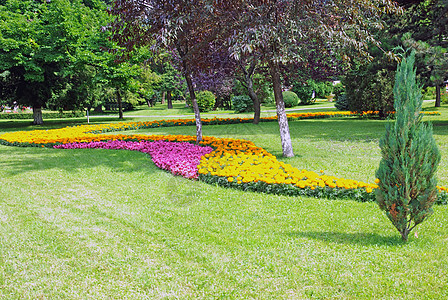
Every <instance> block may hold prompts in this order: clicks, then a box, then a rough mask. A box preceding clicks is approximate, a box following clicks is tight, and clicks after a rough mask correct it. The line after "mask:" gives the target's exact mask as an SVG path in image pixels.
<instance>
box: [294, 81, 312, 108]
mask: <svg viewBox="0 0 448 300" xmlns="http://www.w3.org/2000/svg"><path fill="white" fill-rule="evenodd" d="M313 90H314V88H313V86H311V85H309V84H308V82H306V83H294V84H293V86H292V88H291V91H293V92H294V93H296V95H297V96H298V97H299V99H300V104H301V105H308V104H311V103H314V102H315V101H316V98H313Z"/></svg>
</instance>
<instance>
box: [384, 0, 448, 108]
mask: <svg viewBox="0 0 448 300" xmlns="http://www.w3.org/2000/svg"><path fill="white" fill-rule="evenodd" d="M413 2H415V3H413V4H412V5H409V7H408V8H407V9H406V10H405V15H404V16H403V18H401V19H400V20H392V22H391V25H392V26H393V28H392V31H393V32H396V34H398V35H400V36H401V39H402V42H403V45H404V47H405V48H412V49H415V50H416V55H417V58H418V59H417V60H416V67H417V74H418V76H419V79H420V80H421V81H422V83H423V84H424V86H425V87H427V86H434V87H436V102H435V106H436V107H439V106H440V90H441V86H442V85H443V84H444V81H445V80H446V79H447V78H448V71H447V70H448V56H447V54H446V53H447V52H448V1H447V0H423V1H413Z"/></svg>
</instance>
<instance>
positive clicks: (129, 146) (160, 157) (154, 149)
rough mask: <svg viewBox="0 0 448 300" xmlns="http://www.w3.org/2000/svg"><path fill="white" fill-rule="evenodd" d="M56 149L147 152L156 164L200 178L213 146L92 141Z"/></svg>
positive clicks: (157, 142)
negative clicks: (199, 171)
mask: <svg viewBox="0 0 448 300" xmlns="http://www.w3.org/2000/svg"><path fill="white" fill-rule="evenodd" d="M54 148H56V149H98V148H100V149H114V150H119V149H124V150H133V151H140V152H143V153H147V154H149V155H150V156H151V159H152V161H153V162H154V164H155V165H156V166H157V167H159V168H160V169H162V170H167V171H169V172H171V173H172V174H173V175H180V176H182V177H185V178H190V179H197V178H198V164H199V162H200V160H201V157H202V156H204V155H206V154H208V153H210V152H212V151H213V148H211V147H201V146H198V145H193V144H191V143H186V142H179V143H175V142H167V141H155V142H150V141H141V142H129V141H106V142H90V143H68V144H61V145H56V146H54Z"/></svg>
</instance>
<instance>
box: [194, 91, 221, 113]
mask: <svg viewBox="0 0 448 300" xmlns="http://www.w3.org/2000/svg"><path fill="white" fill-rule="evenodd" d="M196 100H197V102H198V106H199V111H201V112H207V111H210V110H212V109H213V107H214V105H215V101H216V97H215V95H214V94H213V93H212V92H210V91H200V92H199V93H197V94H196Z"/></svg>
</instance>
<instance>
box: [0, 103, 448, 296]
mask: <svg viewBox="0 0 448 300" xmlns="http://www.w3.org/2000/svg"><path fill="white" fill-rule="evenodd" d="M440 111H441V113H442V115H441V116H432V117H426V118H427V119H431V120H435V121H434V133H435V138H436V140H437V142H438V144H439V146H440V149H441V152H442V163H441V166H440V168H439V172H438V176H439V181H440V183H442V184H445V185H448V171H447V170H448V168H447V159H446V157H447V155H448V149H447V146H446V145H447V144H448V140H447V139H448V137H447V134H448V121H446V120H448V116H447V111H448V110H447V109H446V108H443V109H441V110H440ZM105 121H107V120H105ZM386 122H387V121H379V120H359V119H344V118H341V119H324V120H301V121H294V122H290V129H291V136H292V140H293V146H294V151H295V153H296V156H295V157H294V158H290V159H284V158H282V157H281V144H280V138H279V134H278V125H277V124H276V123H275V122H273V123H261V124H259V125H253V124H238V125H225V126H204V135H211V136H220V137H234V138H244V139H248V140H252V141H254V142H255V143H256V144H257V145H258V146H261V147H263V148H265V149H267V150H268V151H270V152H271V153H274V154H275V155H277V156H278V157H279V159H282V160H284V161H285V162H287V163H290V164H292V165H294V166H296V167H300V168H306V169H309V170H314V171H319V170H321V169H322V170H324V171H325V172H326V173H327V174H331V175H337V176H340V177H346V178H351V179H359V180H364V181H372V180H373V179H374V172H375V169H376V168H377V165H378V162H379V148H378V139H379V138H380V137H381V135H382V134H383V131H384V125H385V123H386ZM3 124H6V123H0V133H1V132H8V131H14V130H24V129H32V128H33V127H31V126H29V124H26V123H22V122H17V123H8V124H9V125H8V127H6V126H2V125H3ZM14 124H16V126H14ZM68 124H76V120H75V121H74V120H70V121H69V123H68ZM66 125H67V123H64V121H61V120H59V121H56V120H55V121H50V122H47V123H46V125H44V127H43V128H47V129H49V128H57V127H61V126H66ZM139 132H140V133H151V134H155V133H160V134H190V135H194V134H195V128H194V127H193V126H190V127H172V128H156V129H151V130H145V131H139ZM447 224H448V207H446V206H436V207H435V213H434V215H433V216H432V217H431V218H430V219H428V220H427V221H425V222H424V223H423V224H422V225H421V226H419V227H418V228H417V234H418V236H417V237H416V236H414V235H413V236H412V237H410V241H409V242H408V243H407V244H402V243H401V241H400V238H399V234H398V232H396V230H395V229H394V228H393V227H392V225H391V224H390V222H389V221H388V220H387V218H386V217H385V215H384V214H383V212H381V211H380V210H379V209H378V208H377V207H376V205H375V204H374V203H358V202H355V201H350V200H326V199H314V198H305V197H285V196H274V195H264V194H256V193H247V192H242V191H236V190H231V189H224V188H221V187H216V186H211V185H207V184H204V183H201V182H197V181H190V180H187V179H183V178H178V177H173V176H171V175H170V174H168V173H166V172H164V171H161V170H159V169H157V168H156V167H155V166H154V165H153V163H152V162H151V161H150V159H149V158H148V157H147V156H146V155H145V154H142V153H139V152H130V151H113V150H99V149H96V150H89V149H84V150H55V149H38V148H18V147H5V146H0V299H108V298H109V299H176V298H178V299H216V298H218V299H219V298H225V299H329V298H330V299H335V298H341V299H445V298H447V297H448V282H447V280H446V278H447V275H448V274H447V273H448V271H447V270H448V253H447V251H446V249H447V246H448V227H447V226H448V225H447Z"/></svg>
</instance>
